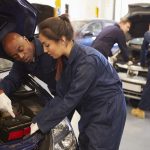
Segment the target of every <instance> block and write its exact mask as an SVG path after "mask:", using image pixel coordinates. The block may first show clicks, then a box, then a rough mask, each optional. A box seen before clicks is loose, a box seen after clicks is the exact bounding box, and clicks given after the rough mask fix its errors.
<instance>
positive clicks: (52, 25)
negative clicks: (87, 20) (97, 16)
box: [39, 14, 74, 41]
mask: <svg viewBox="0 0 150 150" xmlns="http://www.w3.org/2000/svg"><path fill="white" fill-rule="evenodd" d="M39 32H40V33H42V34H43V35H44V36H46V37H47V38H49V39H51V40H55V41H58V40H60V38H61V37H62V36H65V37H66V39H67V40H69V41H70V40H73V34H74V31H73V27H72V25H71V23H70V20H69V18H68V15H66V14H63V15H61V16H58V17H51V18H48V19H46V20H44V21H42V22H41V23H40V24H39Z"/></svg>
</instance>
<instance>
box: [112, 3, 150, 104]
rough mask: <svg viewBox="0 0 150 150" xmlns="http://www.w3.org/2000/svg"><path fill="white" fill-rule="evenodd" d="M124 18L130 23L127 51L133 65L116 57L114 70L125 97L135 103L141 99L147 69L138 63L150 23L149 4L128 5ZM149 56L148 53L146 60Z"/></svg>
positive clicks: (149, 53)
mask: <svg viewBox="0 0 150 150" xmlns="http://www.w3.org/2000/svg"><path fill="white" fill-rule="evenodd" d="M126 17H128V18H129V19H130V20H131V22H132V25H131V28H130V31H129V33H130V37H131V39H130V40H129V41H128V49H129V52H130V55H131V56H132V62H133V64H130V65H128V64H126V63H123V61H122V60H121V57H120V56H118V61H117V62H116V63H115V68H116V70H117V72H118V74H119V77H120V78H121V80H122V83H123V89H124V93H125V96H126V97H127V98H129V99H132V100H134V101H135V100H140V99H141V94H142V92H143V88H144V86H145V84H146V80H147V78H146V76H147V72H148V67H144V68H143V67H141V66H140V64H139V62H140V51H141V45H142V42H143V36H144V33H145V32H146V31H147V30H148V24H149V23H150V3H140V4H130V5H129V12H128V14H127V15H126ZM149 50H150V48H149ZM149 56H150V51H149V52H148V57H147V58H149Z"/></svg>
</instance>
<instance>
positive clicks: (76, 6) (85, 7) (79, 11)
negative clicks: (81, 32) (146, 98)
mask: <svg viewBox="0 0 150 150" xmlns="http://www.w3.org/2000/svg"><path fill="white" fill-rule="evenodd" d="M65 4H68V5H69V15H70V18H71V20H76V19H88V18H89V19H90V18H95V17H96V7H97V5H98V0H72V1H71V0H62V13H64V10H65V8H64V6H65Z"/></svg>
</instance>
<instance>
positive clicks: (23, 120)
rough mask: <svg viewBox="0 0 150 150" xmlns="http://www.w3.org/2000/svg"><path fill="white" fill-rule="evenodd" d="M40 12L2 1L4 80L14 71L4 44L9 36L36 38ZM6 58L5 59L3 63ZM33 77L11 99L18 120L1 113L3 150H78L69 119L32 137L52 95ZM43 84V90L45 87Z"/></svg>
mask: <svg viewBox="0 0 150 150" xmlns="http://www.w3.org/2000/svg"><path fill="white" fill-rule="evenodd" d="M38 14H39V12H38V10H37V9H36V8H35V7H34V6H32V5H31V4H30V3H28V2H27V1H26V0H0V30H1V32H0V57H1V58H0V78H3V77H5V76H6V75H7V74H8V73H9V70H10V69H11V66H12V63H13V62H11V61H8V60H6V58H7V59H9V60H12V59H11V58H9V57H8V56H7V55H6V54H5V52H4V51H3V48H2V45H1V41H2V38H3V37H4V36H5V35H6V34H7V33H8V32H17V33H19V34H21V35H25V36H26V37H28V38H32V37H33V36H34V31H35V28H36V25H37V15H38ZM3 58H5V59H3ZM38 82H39V80H37V79H36V78H33V77H32V76H31V75H29V76H28V77H27V78H25V79H24V82H23V84H22V86H21V87H20V89H19V90H18V91H16V92H15V93H14V94H13V95H11V96H10V99H11V100H12V106H13V110H14V112H15V115H16V118H12V117H10V116H9V114H8V113H7V112H1V111H0V150H22V149H23V150H59V149H60V150H63V149H64V150H75V149H76V146H77V143H76V138H75V135H74V132H73V129H72V126H71V124H70V122H69V121H68V119H67V118H64V120H63V121H62V122H61V123H59V124H58V125H56V126H55V127H54V128H53V129H52V130H51V131H50V132H49V133H47V134H42V133H41V132H40V131H38V132H36V133H35V134H33V135H30V124H31V122H32V118H33V117H34V116H35V115H36V114H37V113H38V112H40V111H41V109H42V108H43V107H44V106H45V105H46V103H47V102H48V101H51V100H52V95H50V94H49V92H47V90H46V89H44V87H47V85H44V83H43V82H42V81H41V82H42V83H41V82H40V83H38ZM41 84H42V87H41Z"/></svg>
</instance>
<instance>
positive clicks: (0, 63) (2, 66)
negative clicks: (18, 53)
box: [0, 58, 13, 72]
mask: <svg viewBox="0 0 150 150" xmlns="http://www.w3.org/2000/svg"><path fill="white" fill-rule="evenodd" d="M12 64H13V63H12V62H11V61H9V60H7V59H3V58H0V72H4V71H8V70H10V68H11V67H12Z"/></svg>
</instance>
